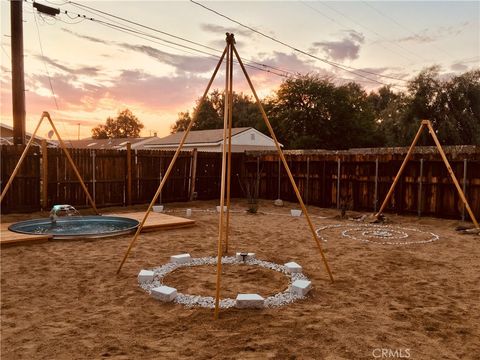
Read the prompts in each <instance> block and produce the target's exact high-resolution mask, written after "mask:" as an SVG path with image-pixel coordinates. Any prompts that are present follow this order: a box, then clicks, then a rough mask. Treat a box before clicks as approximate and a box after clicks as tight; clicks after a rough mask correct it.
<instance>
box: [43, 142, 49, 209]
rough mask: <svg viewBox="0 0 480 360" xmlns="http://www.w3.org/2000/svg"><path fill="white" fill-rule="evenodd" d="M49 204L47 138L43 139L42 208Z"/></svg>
mask: <svg viewBox="0 0 480 360" xmlns="http://www.w3.org/2000/svg"><path fill="white" fill-rule="evenodd" d="M47 206H48V149H47V140H45V139H43V140H42V210H43V211H45V210H46V209H47Z"/></svg>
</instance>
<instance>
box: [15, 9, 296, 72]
mask: <svg viewBox="0 0 480 360" xmlns="http://www.w3.org/2000/svg"><path fill="white" fill-rule="evenodd" d="M24 1H25V2H28V1H27V0H24ZM32 3H33V2H32ZM69 3H70V2H69ZM72 5H74V6H76V5H75V4H72ZM82 6H85V7H87V8H89V9H92V10H91V11H90V12H92V13H94V14H95V16H100V17H102V18H104V19H107V20H108V21H102V20H98V19H95V18H93V17H89V16H86V15H82V14H78V13H75V12H72V11H67V10H60V9H59V11H60V13H61V14H65V15H67V16H68V17H69V18H70V19H76V18H79V19H81V20H82V21H84V20H89V21H92V22H96V23H98V24H100V25H102V26H105V27H109V28H112V29H114V30H117V31H120V32H123V33H128V34H130V35H132V36H136V37H138V38H140V39H143V40H147V41H151V42H153V43H156V44H159V45H162V46H165V47H168V48H171V49H175V50H180V51H182V52H186V53H189V54H192V53H191V52H189V51H185V50H184V49H189V50H192V51H195V52H198V53H201V54H204V55H208V56H210V57H213V58H215V59H216V60H218V56H217V55H214V54H212V53H209V52H206V51H203V50H199V49H196V48H192V47H191V46H187V45H184V44H180V43H177V42H174V41H170V40H166V39H163V38H160V37H158V36H155V35H152V34H149V33H146V32H144V31H140V30H138V29H135V28H133V27H131V26H128V25H125V24H123V23H121V22H119V21H115V20H112V19H110V18H108V17H106V16H103V15H101V14H106V15H110V16H112V17H114V18H118V19H122V20H124V21H126V22H130V23H134V24H138V26H140V27H144V28H147V29H153V28H151V27H148V26H143V25H142V24H139V23H136V22H132V21H130V20H127V19H124V18H121V17H119V16H116V15H111V14H109V13H107V12H104V11H101V10H97V9H94V8H92V7H89V6H86V5H81V6H77V7H80V8H81V7H82ZM86 11H89V10H86ZM96 12H100V13H101V14H97V13H96ZM72 14H73V15H74V16H73V17H72V16H71V15H72ZM42 19H43V17H42ZM55 19H56V18H55ZM55 19H53V22H52V23H48V22H47V23H48V24H50V25H53V24H54V22H55ZM58 20H59V21H62V22H63V23H66V24H77V23H78V22H81V21H78V22H75V23H71V22H67V21H63V20H62V19H60V18H59V19H58ZM44 21H45V19H44ZM111 22H113V23H114V24H112V23H111ZM158 32H160V33H162V34H167V35H169V36H171V37H174V38H181V37H178V36H176V35H172V34H168V33H166V32H164V31H161V30H158ZM145 36H146V37H149V38H153V39H156V40H159V41H163V42H165V43H168V44H171V45H175V46H178V47H181V48H184V49H178V48H175V47H173V46H169V45H165V44H162V43H159V42H157V41H154V40H152V39H147V38H145ZM181 39H184V38H181ZM185 40H186V41H187V42H190V43H193V44H199V45H200V46H203V47H205V48H210V49H213V50H214V51H217V52H221V51H220V50H217V49H214V48H211V47H208V46H206V45H203V44H200V43H196V42H193V41H190V40H188V39H185ZM245 62H246V63H245V66H248V67H250V68H252V69H256V70H259V71H263V72H266V73H270V74H273V75H276V76H280V77H286V78H288V77H289V76H293V75H294V74H293V73H291V72H289V71H288V70H284V69H280V68H278V67H274V66H270V65H267V64H262V63H258V62H255V61H252V60H246V61H245ZM252 64H255V65H252ZM256 65H258V66H256ZM268 68H271V69H272V70H269V69H268Z"/></svg>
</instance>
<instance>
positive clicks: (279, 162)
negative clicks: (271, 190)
mask: <svg viewBox="0 0 480 360" xmlns="http://www.w3.org/2000/svg"><path fill="white" fill-rule="evenodd" d="M281 175H282V163H281V160H280V156H279V157H278V197H277V199H281V198H280V189H281V186H282V184H281V181H282V178H281Z"/></svg>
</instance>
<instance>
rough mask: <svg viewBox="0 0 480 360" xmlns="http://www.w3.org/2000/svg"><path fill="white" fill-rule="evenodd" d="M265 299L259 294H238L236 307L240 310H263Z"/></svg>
mask: <svg viewBox="0 0 480 360" xmlns="http://www.w3.org/2000/svg"><path fill="white" fill-rule="evenodd" d="M264 302H265V299H264V298H263V297H261V296H260V295H258V294H238V295H237V299H236V301H235V306H236V307H237V308H239V309H260V308H263V305H264Z"/></svg>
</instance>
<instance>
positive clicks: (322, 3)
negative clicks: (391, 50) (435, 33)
mask: <svg viewBox="0 0 480 360" xmlns="http://www.w3.org/2000/svg"><path fill="white" fill-rule="evenodd" d="M320 4H321V5H323V6H325V7H327V8H329V9H331V10H333V11H335V12H336V13H338V14H340V15H342V16H343V17H344V18H346V19H349V20H350V21H352V22H353V23H355V24H357V25H358V26H361V27H362V28H364V29H366V30H368V31H371V32H372V33H374V34H375V35H377V36H378V37H379V38H381V39H383V40H386V41H387V42H391V41H390V40H389V39H387V38H386V37H385V36H383V35H382V34H379V33H378V32H376V31H375V30H372V29H370V28H368V27H366V26H364V25H362V24H361V23H359V22H358V21H356V20H355V19H352V18H351V17H350V16H347V15H345V14H344V13H343V12H341V11H340V10H338V9H335V8H334V7H333V6H330V5H328V4H327V3H324V2H321V3H320ZM394 45H396V46H397V47H399V48H400V49H402V50H404V51H407V52H409V53H410V54H412V55H414V56H416V57H417V58H419V59H422V60H424V61H427V59H425V58H424V57H423V56H420V55H418V54H416V53H414V52H412V51H410V50H409V49H407V48H405V47H403V46H401V45H399V44H397V43H394ZM395 53H396V54H399V55H400V56H402V57H404V58H406V57H405V56H404V55H403V54H401V53H398V52H396V51H395ZM406 59H408V58H406ZM410 60H411V59H410Z"/></svg>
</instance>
